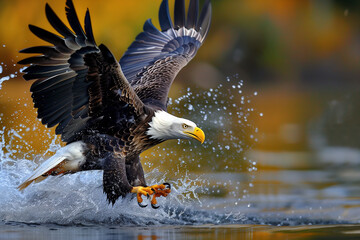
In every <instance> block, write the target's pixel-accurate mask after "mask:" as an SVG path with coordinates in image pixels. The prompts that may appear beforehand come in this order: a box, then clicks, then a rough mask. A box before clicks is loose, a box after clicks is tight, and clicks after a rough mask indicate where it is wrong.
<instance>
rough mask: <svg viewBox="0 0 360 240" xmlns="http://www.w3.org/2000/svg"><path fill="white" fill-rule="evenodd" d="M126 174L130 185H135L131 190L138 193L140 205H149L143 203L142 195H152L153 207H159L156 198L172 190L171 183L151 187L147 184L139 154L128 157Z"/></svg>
mask: <svg viewBox="0 0 360 240" xmlns="http://www.w3.org/2000/svg"><path fill="white" fill-rule="evenodd" d="M126 175H127V179H128V181H129V183H130V185H132V186H134V187H133V188H132V190H131V192H132V193H136V197H137V201H138V204H139V206H140V207H146V206H147V205H143V204H142V202H143V199H142V195H145V196H147V197H150V195H152V199H151V206H152V207H153V208H158V206H157V205H156V204H157V200H156V198H157V197H160V196H163V197H166V196H167V195H168V194H169V193H170V192H171V190H170V184H168V183H164V184H160V185H153V186H149V187H148V186H147V185H146V181H145V177H144V170H143V168H142V165H141V162H140V158H139V156H136V157H133V158H127V159H126Z"/></svg>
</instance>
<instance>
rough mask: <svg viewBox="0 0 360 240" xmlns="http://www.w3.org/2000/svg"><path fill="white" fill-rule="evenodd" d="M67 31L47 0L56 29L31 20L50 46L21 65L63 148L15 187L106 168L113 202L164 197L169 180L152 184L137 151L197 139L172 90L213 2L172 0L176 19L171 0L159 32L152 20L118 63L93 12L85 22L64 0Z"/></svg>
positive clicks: (204, 31)
mask: <svg viewBox="0 0 360 240" xmlns="http://www.w3.org/2000/svg"><path fill="white" fill-rule="evenodd" d="M65 10H66V17H67V20H68V22H69V25H70V27H71V29H69V28H68V27H67V26H66V25H65V24H64V23H63V22H62V21H61V20H60V18H59V17H58V16H57V15H56V14H55V12H54V11H53V10H52V9H51V8H50V6H49V5H48V4H46V7H45V12H46V17H47V19H48V21H49V23H50V24H51V26H52V27H53V28H54V29H55V30H56V31H57V32H58V33H59V35H61V36H59V35H57V34H54V33H51V32H49V31H47V30H44V29H42V28H39V27H36V26H33V25H29V28H30V31H31V32H32V33H33V34H35V35H36V36H37V37H39V38H40V39H42V40H44V41H46V42H48V43H50V46H36V47H30V48H26V49H23V50H21V51H20V52H21V53H31V54H40V55H36V56H32V57H29V58H25V59H23V60H21V61H20V62H19V64H30V66H29V67H27V68H26V69H25V70H24V72H25V74H24V75H23V77H24V79H25V80H36V81H35V82H34V83H33V84H32V85H31V89H30V90H31V92H32V98H33V102H34V107H35V108H37V111H38V115H37V117H38V118H39V119H41V122H42V124H44V125H46V126H47V127H49V128H51V127H54V126H56V125H57V126H56V131H55V132H56V134H61V139H62V141H63V142H65V143H66V146H65V147H63V148H61V149H60V150H59V151H57V152H56V153H55V155H54V156H52V157H51V158H49V159H48V160H46V161H45V162H44V163H43V164H42V165H40V166H39V167H38V168H37V169H36V170H35V171H34V172H33V174H32V175H31V176H30V177H29V178H27V180H26V181H25V182H23V183H22V184H21V185H20V186H19V187H18V188H19V189H20V190H22V189H24V188H26V187H27V186H28V185H30V184H31V183H32V182H38V181H41V180H43V179H44V178H46V177H47V176H50V175H60V174H69V173H75V172H79V171H86V170H103V190H104V192H105V194H106V196H107V200H108V201H109V203H112V204H114V203H115V202H116V200H117V199H118V198H119V197H120V196H122V197H124V196H126V195H127V194H129V193H134V194H136V196H137V201H138V204H139V206H141V207H146V206H147V205H145V204H143V203H142V202H143V199H142V196H147V197H148V198H150V197H151V206H152V207H153V208H157V207H158V205H157V200H156V198H157V197H160V196H164V197H166V196H167V195H168V194H169V193H170V191H171V189H170V184H168V183H163V184H157V185H153V186H147V185H146V181H145V178H144V171H143V168H142V166H141V162H140V158H139V155H140V154H141V153H142V152H143V151H145V150H147V149H149V148H151V147H153V146H155V145H157V144H159V143H161V142H164V141H166V140H169V139H196V140H198V141H200V142H201V143H203V142H204V139H205V135H204V132H203V131H202V130H201V129H200V128H199V127H197V126H196V124H195V123H194V122H192V121H190V120H187V119H183V118H179V117H176V116H173V115H171V114H169V113H167V101H168V97H167V95H168V92H169V89H170V86H171V84H172V82H173V80H174V78H175V77H176V75H177V73H178V72H179V71H180V70H181V69H182V68H183V67H184V66H185V65H186V64H187V63H188V62H189V61H190V60H191V59H192V58H193V57H194V56H195V54H196V52H197V50H198V49H199V48H200V46H201V45H202V43H203V41H204V39H205V37H206V35H207V33H208V31H209V27H210V19H211V3H210V1H209V0H208V1H205V3H204V6H203V8H202V10H201V13H200V14H199V1H198V0H191V1H190V3H189V7H188V11H187V14H186V13H185V1H184V0H175V7H174V21H172V20H171V17H170V14H169V6H168V1H167V0H163V1H162V3H161V5H160V10H159V22H160V27H161V31H160V30H158V29H157V28H156V27H154V25H153V24H152V22H151V19H149V20H147V21H146V22H145V24H144V27H143V32H141V33H140V34H139V35H138V36H137V37H136V39H135V41H134V42H133V43H132V44H131V45H130V47H129V48H128V50H127V51H126V52H125V54H124V55H123V56H122V58H121V59H120V61H119V62H118V61H117V60H116V59H115V57H114V55H113V54H112V53H111V52H110V51H109V49H108V48H107V47H106V46H105V45H103V44H101V45H99V46H98V45H97V44H96V43H95V39H94V36H93V31H92V26H91V20H90V14H89V10H87V12H86V15H85V25H84V28H82V27H81V25H80V22H79V20H78V17H77V14H76V11H75V8H74V4H73V2H72V1H71V0H67V1H66V7H65Z"/></svg>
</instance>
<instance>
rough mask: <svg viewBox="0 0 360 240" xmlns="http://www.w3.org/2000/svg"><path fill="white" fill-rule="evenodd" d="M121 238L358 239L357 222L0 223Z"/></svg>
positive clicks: (12, 228) (19, 232)
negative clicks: (278, 224)
mask: <svg viewBox="0 0 360 240" xmlns="http://www.w3.org/2000/svg"><path fill="white" fill-rule="evenodd" d="M65 238H68V239H79V240H83V239H89V240H90V239H101V240H108V239H109V240H110V239H120V240H128V239H129V240H131V239H137V240H145V239H149V240H157V239H169V240H171V239H184V240H185V239H186V240H192V239H194V240H195V239H196V240H207V239H220V240H221V239H224V240H225V239H226V240H237V239H243V240H256V239H261V240H273V239H277V240H285V239H286V240H288V239H303V240H315V239H324V240H325V239H327V240H338V239H345V240H346V239H358V238H360V227H359V226H358V225H330V226H329V225H328V226H305V227H271V226H262V225H202V226H158V227H118V226H112V227H106V226H77V227H70V226H67V227H61V226H57V225H50V226H49V225H48V226H46V225H23V224H18V223H7V224H6V225H0V239H1V240H3V239H4V240H5V239H19V240H23V239H24V240H25V239H26V240H28V239H31V240H35V239H36V240H47V239H65Z"/></svg>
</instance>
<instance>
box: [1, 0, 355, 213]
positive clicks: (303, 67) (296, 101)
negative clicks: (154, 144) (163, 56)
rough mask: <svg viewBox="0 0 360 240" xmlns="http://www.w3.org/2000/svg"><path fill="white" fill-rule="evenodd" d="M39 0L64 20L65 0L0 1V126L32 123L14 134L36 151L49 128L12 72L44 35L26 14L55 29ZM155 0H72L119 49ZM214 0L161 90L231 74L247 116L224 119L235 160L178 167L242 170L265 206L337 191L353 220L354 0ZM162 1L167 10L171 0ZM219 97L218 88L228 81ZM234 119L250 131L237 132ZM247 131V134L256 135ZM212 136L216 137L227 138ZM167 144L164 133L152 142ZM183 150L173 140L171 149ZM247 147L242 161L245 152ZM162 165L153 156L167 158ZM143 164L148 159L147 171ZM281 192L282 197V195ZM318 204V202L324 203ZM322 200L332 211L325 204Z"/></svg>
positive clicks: (212, 84) (205, 87)
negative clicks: (234, 138)
mask: <svg viewBox="0 0 360 240" xmlns="http://www.w3.org/2000/svg"><path fill="white" fill-rule="evenodd" d="M46 2H48V3H49V4H50V5H51V7H52V8H53V9H54V10H55V12H56V13H57V14H58V15H59V17H60V18H61V19H63V20H65V19H66V18H65V13H64V2H65V1H58V0H56V1H55V0H48V1H44V0H37V1H25V0H13V1H5V0H0V26H1V27H0V63H1V65H2V72H0V74H1V77H5V76H10V75H11V74H14V76H13V77H14V78H13V79H11V80H9V81H5V82H4V83H3V86H2V90H1V92H0V112H1V114H2V118H3V119H2V123H1V124H3V125H4V126H0V127H5V128H7V129H11V128H16V127H17V126H20V124H24V125H26V126H28V127H30V128H33V129H35V130H34V131H31V134H25V135H24V136H22V141H23V142H24V141H26V142H27V143H28V145H27V146H24V147H23V149H26V151H28V150H30V149H31V151H32V152H33V153H34V154H40V153H42V152H44V151H45V150H46V148H47V147H48V145H44V144H43V143H44V141H48V139H49V138H50V139H51V137H49V135H48V134H44V131H45V128H44V127H42V126H41V124H39V121H38V120H36V111H35V110H34V109H33V108H32V101H31V97H30V93H29V87H30V83H29V82H25V81H24V80H23V79H22V78H21V74H20V73H19V70H20V68H21V67H22V66H19V65H17V64H16V62H17V61H19V60H20V59H22V58H24V57H25V55H21V54H19V53H18V51H19V50H20V49H23V48H26V47H30V46H33V45H42V44H44V43H43V42H42V41H41V40H39V39H38V38H36V37H35V36H34V35H32V34H31V32H30V31H29V30H28V27H27V25H28V24H29V23H31V24H34V25H37V26H40V27H43V28H45V29H47V30H51V29H52V28H51V26H50V24H49V23H48V22H47V20H46V17H45V11H44V8H45V3H46ZM160 2H161V1H160V0H153V1H149V0H137V1H128V0H126V1H125V0H106V1H95V0H86V1H85V0H84V1H76V0H75V1H74V3H75V7H76V9H77V12H78V16H79V18H80V19H83V17H84V14H85V10H86V9H87V8H89V9H90V13H91V17H92V23H93V29H94V35H95V39H96V41H97V43H98V44H99V43H104V44H105V45H107V46H108V47H109V49H111V50H112V51H113V53H114V54H115V56H116V57H117V58H118V59H120V57H121V56H122V54H123V53H124V52H125V50H126V49H127V47H128V46H129V45H130V43H131V42H132V41H133V40H134V38H135V36H136V35H137V34H138V33H139V32H141V30H142V25H143V23H144V22H145V20H146V19H148V18H152V19H153V23H154V24H155V25H156V26H158V22H157V12H158V7H159V5H160ZM187 2H188V1H187ZM201 2H202V1H201ZM212 3H213V18H212V26H211V30H210V33H209V35H208V37H207V39H206V41H205V43H204V44H203V46H202V48H201V49H200V50H199V52H198V54H197V56H196V57H195V59H194V60H193V61H192V62H191V63H190V64H189V65H188V66H187V67H186V68H185V69H184V70H183V71H182V72H181V73H180V74H179V76H178V78H177V80H176V81H175V83H174V85H173V87H172V89H171V92H170V96H171V97H172V99H177V98H179V97H181V96H183V94H184V93H186V91H185V92H184V89H187V88H188V87H190V88H191V90H193V89H194V90H193V91H197V92H199V93H202V92H208V91H209V89H216V88H217V87H218V86H219V84H222V86H223V87H222V90H224V89H227V88H231V86H232V84H233V83H231V82H228V81H227V80H226V79H227V77H230V78H233V79H235V82H236V81H239V80H242V81H243V86H242V87H241V90H242V92H241V94H236V95H232V96H234V97H235V98H234V99H232V101H233V102H235V103H238V104H239V105H238V106H240V105H241V101H242V100H241V97H244V96H245V97H246V98H247V99H248V98H251V102H249V103H245V107H244V108H249V107H250V108H253V109H254V111H253V113H252V114H249V115H248V116H247V117H248V120H249V122H250V125H251V126H249V124H248V125H246V126H244V125H243V124H239V125H238V126H236V124H233V127H234V129H237V130H236V131H235V132H234V135H239V137H238V140H239V139H240V140H241V141H240V140H239V141H240V145H241V147H242V151H240V152H241V153H240V155H236V156H238V157H236V158H238V159H231V160H228V162H227V163H226V164H223V161H222V160H223V158H226V157H227V156H226V155H229V154H234V153H235V152H236V151H235V150H234V152H232V151H229V152H225V153H224V152H223V151H221V149H220V150H218V152H217V153H218V154H219V152H220V155H221V154H222V155H225V156H222V157H218V158H216V157H215V155H214V154H213V153H214V152H211V151H210V153H209V152H208V153H206V152H204V153H203V156H202V157H199V156H198V155H191V157H192V158H198V159H197V160H195V161H194V160H192V161H193V162H192V163H188V164H187V165H186V167H184V169H183V170H184V171H185V170H186V171H188V172H189V173H190V174H194V175H196V173H197V172H199V171H205V170H204V169H203V168H201V167H198V166H199V165H200V166H203V167H205V169H208V172H211V173H215V172H217V173H219V172H226V173H229V175H226V176H225V177H222V179H228V178H230V177H229V176H230V174H231V173H238V172H241V173H242V174H243V176H242V177H241V178H240V177H239V178H238V177H235V179H241V181H242V182H245V183H247V184H248V185H246V187H244V189H245V188H246V189H248V190H246V191H245V192H244V193H250V195H248V198H249V197H250V199H251V198H252V199H251V202H252V204H254V205H256V204H258V206H260V202H262V204H263V205H262V206H263V207H262V208H263V209H267V210H269V209H270V210H271V209H279V208H282V209H285V210H289V209H292V210H293V209H297V208H299V209H303V208H306V209H307V210H309V209H310V208H314V206H315V205H316V204H313V203H312V204H310V205H308V204H306V203H303V202H302V203H301V204H299V205H296V203H297V201H296V199H299V196H302V197H304V198H306V197H309V199H317V200H319V201H320V200H324V199H333V200H334V201H335V200H337V199H341V204H340V205H341V211H340V213H339V212H337V213H336V214H339V216H342V217H343V218H344V219H353V220H358V219H359V217H358V216H359V214H357V215H356V216H355V214H354V213H353V215H351V214H352V213H351V211H350V213H349V211H348V210H345V207H344V206H345V205H346V204H347V206H351V207H352V208H354V209H355V208H356V209H357V208H358V206H360V205H359V201H358V197H359V196H360V189H359V187H358V186H359V183H360V174H358V171H359V167H360V81H359V80H360V1H356V0H345V1H342V0H317V1H310V0H274V1H262V0H251V1H249V0H221V1H212ZM170 6H171V9H172V6H173V1H170ZM51 31H52V30H51ZM223 96H224V97H225V98H226V97H227V96H226V91H224V92H223ZM190 102H191V101H190ZM243 105H244V104H243ZM180 108H181V106H180ZM187 109H189V108H187ZM170 111H173V112H175V113H176V111H177V110H176V108H174V109H173V110H170ZM181 111H184V110H181ZM228 111H234V112H236V111H237V110H236V109H232V110H228ZM241 111H242V110H241ZM241 111H240V112H241ZM19 112H20V113H21V114H18V113H19ZM184 115H185V116H186V115H188V116H189V118H191V116H190V115H191V111H187V112H186V108H185V113H184ZM193 118H194V117H193ZM194 120H196V118H195V119H194ZM208 122H209V121H208ZM203 125H206V120H204V121H203ZM205 128H206V129H207V130H208V131H213V130H214V129H215V130H216V129H217V128H218V126H214V125H211V124H210V125H209V124H208V125H206V127H205ZM241 128H243V129H244V128H245V129H247V130H249V131H248V132H246V133H244V132H241V131H240V130H241ZM250 132H252V133H255V134H256V139H255V140H254V139H253V137H250ZM50 135H51V134H50ZM240 135H245V136H240ZM209 136H210V137H211V136H212V135H211V133H210V135H209ZM24 139H25V140H24ZM208 139H209V141H210V144H209V145H207V146H205V149H212V146H210V145H211V143H212V142H211V138H208ZM219 139H220V140H219V142H220V143H223V142H224V141H227V140H228V138H226V139H225V138H219ZM173 145H174V143H173V142H172V143H167V144H165V145H163V146H164V147H161V149H166V148H167V147H168V146H173ZM185 145H186V144H185ZM190 145H191V144H190ZM188 147H189V148H191V147H194V144H193V145H191V146H188ZM161 149H159V151H161ZM182 149H183V148H182V146H181V149H179V150H178V151H181V150H182ZM196 149H197V150H199V149H201V147H196ZM23 151H24V150H23ZM214 151H215V150H214ZM206 154H208V155H206ZM180 156H181V155H178V157H180ZM216 156H218V155H216ZM149 157H151V156H149ZM244 157H245V158H247V159H251V161H244ZM209 161H210V164H209ZM176 163H178V162H176ZM167 164H170V165H171V163H167ZM167 164H165V165H164V162H161V164H158V165H157V164H156V163H155V166H157V167H160V169H161V168H168V165H167ZM255 165H256V166H255ZM152 166H153V165H147V170H149V169H150V168H151V167H152ZM180 166H181V164H180ZM206 166H207V168H206ZM249 166H250V167H251V169H252V171H249ZM174 168H176V167H175V165H174ZM201 169H202V170H201ZM254 172H256V173H254ZM216 179H217V178H216ZM239 181H240V180H239ZM219 188H220V191H218V190H219V189H218V190H217V191H215V193H219V192H220V193H223V194H220V195H219V196H222V197H223V196H226V195H227V194H229V193H230V192H231V190H229V189H227V188H224V189H223V188H221V187H219ZM238 191H240V190H238ZM215 195H216V194H215ZM254 196H257V197H254ZM279 196H280V197H279ZM264 199H265V200H264ZM269 199H270V200H269ZM347 200H349V201H350V200H351V201H355V202H351V203H349V202H348V201H347ZM283 201H284V202H286V203H289V202H291V204H290V205H289V204H288V205H286V204H281V203H282V202H283ZM265 202H266V203H265ZM328 203H329V202H328ZM349 204H350V205H349ZM353 205H354V206H353ZM355 205H356V206H355ZM319 206H320V207H319ZM336 206H337V205H336ZM316 208H317V209H318V211H319V212H323V208H324V204H320V205H316ZM330 208H331V209H332V210H334V208H336V209H337V210H338V208H337V207H334V206H333V205H331V207H330ZM357 213H359V212H357Z"/></svg>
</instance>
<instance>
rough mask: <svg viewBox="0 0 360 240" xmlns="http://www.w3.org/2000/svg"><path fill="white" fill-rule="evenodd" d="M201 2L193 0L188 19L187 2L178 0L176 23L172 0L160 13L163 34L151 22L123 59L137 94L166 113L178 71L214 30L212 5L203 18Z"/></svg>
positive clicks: (127, 75)
mask: <svg viewBox="0 0 360 240" xmlns="http://www.w3.org/2000/svg"><path fill="white" fill-rule="evenodd" d="M198 12H199V0H191V1H190V4H189V10H188V14H187V17H186V14H185V1H184V0H176V1H175V8H174V22H173V21H172V20H171V18H170V14H169V6H168V0H163V1H162V3H161V6H160V10H159V22H160V26H161V31H159V30H158V29H157V28H156V27H154V25H153V24H152V22H151V20H150V19H149V20H147V21H146V22H145V24H144V28H143V30H144V31H143V32H142V33H140V34H139V35H138V36H137V37H136V39H135V41H134V42H133V43H132V44H131V45H130V47H129V48H128V50H127V51H126V53H125V54H124V56H123V57H122V58H121V60H120V65H121V68H122V70H123V72H124V74H125V76H126V78H127V79H128V80H129V82H130V84H131V86H132V87H133V88H134V90H135V92H136V93H137V95H138V96H139V97H140V99H141V100H142V101H143V102H144V103H145V104H149V105H152V106H156V107H160V108H162V109H163V110H166V103H167V95H168V92H169V89H170V87H171V84H172V82H173V80H174V78H175V77H176V75H177V74H178V72H179V71H180V70H181V69H182V68H183V67H184V66H185V65H186V64H187V63H188V62H189V61H190V60H191V59H192V58H193V57H194V56H195V54H196V52H197V50H198V49H199V48H200V46H201V44H202V43H203V41H204V39H205V37H206V35H207V33H208V31H209V27H210V21H211V3H210V0H207V1H206V2H205V4H204V6H203V8H202V11H201V14H200V16H198Z"/></svg>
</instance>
